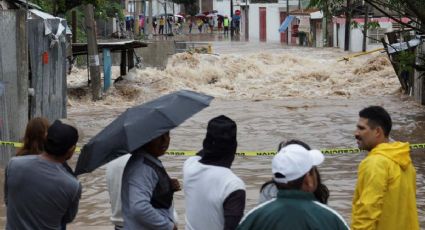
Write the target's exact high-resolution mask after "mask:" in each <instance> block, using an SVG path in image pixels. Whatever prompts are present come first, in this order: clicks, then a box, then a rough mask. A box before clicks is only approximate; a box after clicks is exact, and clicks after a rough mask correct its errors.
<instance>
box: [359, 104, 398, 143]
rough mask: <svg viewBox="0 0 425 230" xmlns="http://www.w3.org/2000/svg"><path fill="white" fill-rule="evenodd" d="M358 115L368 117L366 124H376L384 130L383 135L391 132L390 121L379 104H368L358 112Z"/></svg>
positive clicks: (371, 125) (374, 125) (372, 125)
mask: <svg viewBox="0 0 425 230" xmlns="http://www.w3.org/2000/svg"><path fill="white" fill-rule="evenodd" d="M359 116H360V117H362V118H366V119H368V125H369V126H370V127H372V128H376V127H377V126H379V127H381V128H382V129H383V130H384V135H385V137H388V136H389V135H390V132H391V127H392V121H391V117H390V115H389V114H388V112H387V111H386V110H385V109H384V108H382V107H381V106H369V107H367V108H364V109H362V110H361V111H360V112H359Z"/></svg>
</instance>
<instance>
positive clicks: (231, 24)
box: [230, 0, 235, 40]
mask: <svg viewBox="0 0 425 230" xmlns="http://www.w3.org/2000/svg"><path fill="white" fill-rule="evenodd" d="M230 19H231V20H230V40H233V35H234V34H233V33H234V32H235V31H234V30H233V29H234V28H233V0H230Z"/></svg>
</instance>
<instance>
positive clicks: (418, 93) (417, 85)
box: [413, 43, 425, 105]
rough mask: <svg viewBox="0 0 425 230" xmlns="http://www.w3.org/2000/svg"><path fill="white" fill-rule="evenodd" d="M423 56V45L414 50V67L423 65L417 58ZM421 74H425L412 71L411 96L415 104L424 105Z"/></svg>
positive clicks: (424, 81)
mask: <svg viewBox="0 0 425 230" xmlns="http://www.w3.org/2000/svg"><path fill="white" fill-rule="evenodd" d="M423 55H425V43H422V44H420V45H419V46H418V47H417V48H416V65H425V63H424V62H423V61H422V60H421V59H420V58H419V57H420V56H423ZM422 74H425V72H423V71H418V70H416V69H415V70H414V82H413V84H414V85H413V96H414V98H415V100H416V101H417V102H419V103H421V105H425V92H424V91H425V77H423V76H422V77H421V75H422Z"/></svg>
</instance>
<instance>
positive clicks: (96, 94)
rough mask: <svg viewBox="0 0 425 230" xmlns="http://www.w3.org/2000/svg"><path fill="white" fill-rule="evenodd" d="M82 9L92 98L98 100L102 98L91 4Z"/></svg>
mask: <svg viewBox="0 0 425 230" xmlns="http://www.w3.org/2000/svg"><path fill="white" fill-rule="evenodd" d="M84 11H85V15H86V18H85V22H86V28H87V49H88V55H89V66H90V76H91V90H92V99H93V100H100V99H101V98H102V87H101V82H100V64H99V53H98V50H97V41H96V34H95V33H96V31H95V26H94V16H93V5H92V4H87V5H86V7H85V9H84Z"/></svg>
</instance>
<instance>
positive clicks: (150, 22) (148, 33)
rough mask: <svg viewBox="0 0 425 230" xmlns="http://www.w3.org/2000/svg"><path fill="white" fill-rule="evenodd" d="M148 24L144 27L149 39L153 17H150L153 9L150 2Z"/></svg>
mask: <svg viewBox="0 0 425 230" xmlns="http://www.w3.org/2000/svg"><path fill="white" fill-rule="evenodd" d="M148 11H149V23H147V25H146V34H147V35H148V37H150V35H151V31H152V30H151V28H152V25H153V17H152V14H153V7H152V0H149V10H148Z"/></svg>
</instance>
